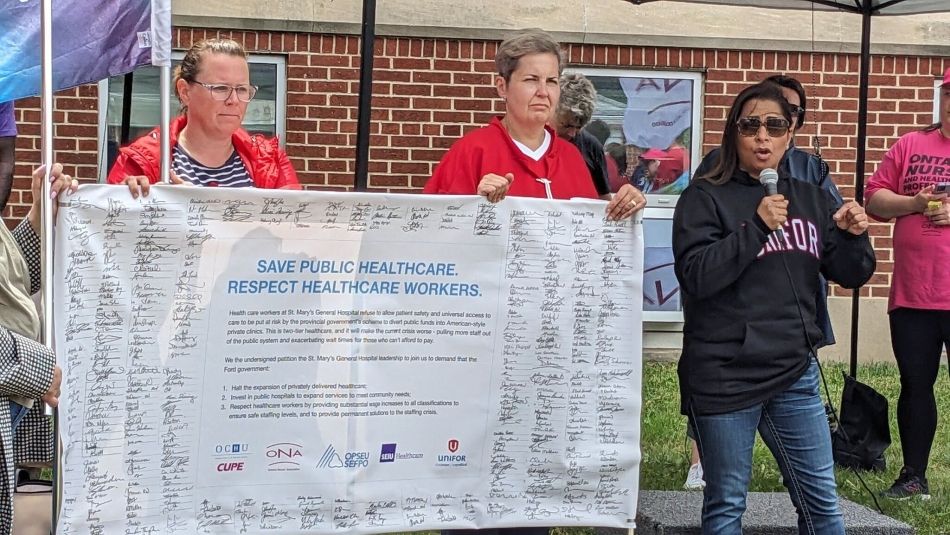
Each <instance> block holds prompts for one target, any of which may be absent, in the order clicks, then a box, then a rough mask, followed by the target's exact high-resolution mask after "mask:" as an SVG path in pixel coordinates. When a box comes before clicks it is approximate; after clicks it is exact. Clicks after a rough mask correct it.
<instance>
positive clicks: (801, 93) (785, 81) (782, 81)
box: [763, 74, 808, 130]
mask: <svg viewBox="0 0 950 535" xmlns="http://www.w3.org/2000/svg"><path fill="white" fill-rule="evenodd" d="M763 81H764V82H772V83H773V84H776V85H779V86H781V87H786V88H788V89H791V90H792V91H794V92H795V93H797V94H798V100H800V101H801V107H802V113H801V114H800V115H799V116H798V125H797V126H796V127H795V130H798V129H799V128H801V127H802V126H804V124H805V110H807V109H808V99H807V98H805V88H804V87H802V83H801V82H799V81H798V80H796V79H794V78H792V77H791V76H785V75H784V74H773V75H772V76H769V77H768V78H766V79H765V80H763Z"/></svg>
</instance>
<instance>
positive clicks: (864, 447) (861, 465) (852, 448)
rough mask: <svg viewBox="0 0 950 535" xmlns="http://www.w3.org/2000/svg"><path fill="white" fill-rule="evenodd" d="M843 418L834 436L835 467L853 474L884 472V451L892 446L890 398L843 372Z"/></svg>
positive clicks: (832, 435) (840, 419) (833, 431)
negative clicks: (864, 471)
mask: <svg viewBox="0 0 950 535" xmlns="http://www.w3.org/2000/svg"><path fill="white" fill-rule="evenodd" d="M842 375H843V376H844V390H843V391H842V392H841V406H840V407H839V412H840V414H841V416H840V418H838V419H837V420H838V421H837V423H838V425H837V427H835V428H833V430H832V434H831V446H832V449H833V451H834V458H835V464H837V465H838V466H840V467H843V468H851V469H853V470H876V471H882V470H884V469H885V468H886V467H887V464H886V462H885V460H884V450H886V449H887V447H888V446H890V445H891V429H890V427H889V426H888V418H887V398H885V397H884V396H882V395H881V394H878V393H877V391H875V390H874V389H873V388H871V387H870V386H868V385H866V384H864V383H860V382H858V380H857V379H855V378H854V377H851V376H850V375H848V374H845V373H843V372H842Z"/></svg>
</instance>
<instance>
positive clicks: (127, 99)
mask: <svg viewBox="0 0 950 535" xmlns="http://www.w3.org/2000/svg"><path fill="white" fill-rule="evenodd" d="M134 77H135V75H134V74H132V73H131V72H127V73H125V78H123V84H122V124H121V125H120V126H119V128H120V131H119V146H120V147H124V146H126V145H128V144H129V141H131V137H132V134H131V131H132V84H133V83H134Z"/></svg>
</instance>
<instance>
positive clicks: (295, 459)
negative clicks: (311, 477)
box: [264, 442, 303, 472]
mask: <svg viewBox="0 0 950 535" xmlns="http://www.w3.org/2000/svg"><path fill="white" fill-rule="evenodd" d="M264 455H265V456H266V457H267V470H268V471H269V472H294V471H297V470H300V461H302V460H303V446H301V445H300V444H295V443H293V442H277V443H274V444H271V445H269V446H267V448H266V449H265V450H264Z"/></svg>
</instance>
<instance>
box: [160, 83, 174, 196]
mask: <svg viewBox="0 0 950 535" xmlns="http://www.w3.org/2000/svg"><path fill="white" fill-rule="evenodd" d="M171 72H172V68H171V66H169V65H162V66H161V67H159V84H158V85H159V86H161V89H160V91H161V97H160V100H159V102H160V103H161V107H162V122H161V124H160V127H159V132H161V136H160V142H161V158H162V163H161V166H160V168H159V175H158V176H160V177H162V182H164V183H168V181H169V178H170V173H169V171H170V169H171V139H170V137H169V134H168V125H169V123H171V121H172V120H171V110H169V108H168V106H169V105H170V103H169V94H170V93H171Z"/></svg>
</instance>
